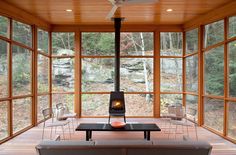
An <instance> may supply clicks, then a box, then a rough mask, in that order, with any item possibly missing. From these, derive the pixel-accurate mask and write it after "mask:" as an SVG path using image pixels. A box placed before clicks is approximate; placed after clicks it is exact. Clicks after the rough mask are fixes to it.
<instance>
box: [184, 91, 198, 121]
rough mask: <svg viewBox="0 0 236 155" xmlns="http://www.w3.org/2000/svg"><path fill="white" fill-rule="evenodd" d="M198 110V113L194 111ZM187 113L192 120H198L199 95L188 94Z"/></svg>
mask: <svg viewBox="0 0 236 155" xmlns="http://www.w3.org/2000/svg"><path fill="white" fill-rule="evenodd" d="M194 112H196V113H194ZM186 113H187V117H188V118H189V119H191V120H194V117H195V120H196V122H197V120H198V96H194V95H186Z"/></svg>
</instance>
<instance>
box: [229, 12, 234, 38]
mask: <svg viewBox="0 0 236 155" xmlns="http://www.w3.org/2000/svg"><path fill="white" fill-rule="evenodd" d="M235 36H236V16H234V17H230V18H229V38H232V37H235Z"/></svg>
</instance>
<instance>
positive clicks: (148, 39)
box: [120, 32, 154, 56]
mask: <svg viewBox="0 0 236 155" xmlns="http://www.w3.org/2000/svg"><path fill="white" fill-rule="evenodd" d="M120 37H121V39H120V41H121V45H120V48H121V53H120V55H138V56H152V55H153V53H154V52H153V49H154V45H153V33H152V32H123V33H121V36H120Z"/></svg>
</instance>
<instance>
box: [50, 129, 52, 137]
mask: <svg viewBox="0 0 236 155" xmlns="http://www.w3.org/2000/svg"><path fill="white" fill-rule="evenodd" d="M50 139H52V127H51V132H50Z"/></svg>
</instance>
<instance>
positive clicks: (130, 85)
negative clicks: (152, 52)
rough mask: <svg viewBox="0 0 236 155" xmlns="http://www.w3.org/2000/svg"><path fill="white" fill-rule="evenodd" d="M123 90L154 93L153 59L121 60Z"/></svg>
mask: <svg viewBox="0 0 236 155" xmlns="http://www.w3.org/2000/svg"><path fill="white" fill-rule="evenodd" d="M120 70H121V72H120V84H121V90H123V91H125V92H152V91H153V59H152V58H121V67H120Z"/></svg>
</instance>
